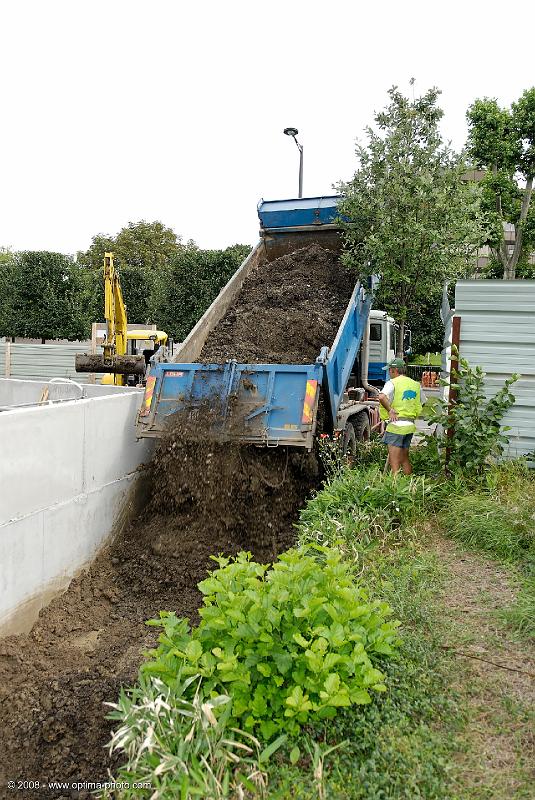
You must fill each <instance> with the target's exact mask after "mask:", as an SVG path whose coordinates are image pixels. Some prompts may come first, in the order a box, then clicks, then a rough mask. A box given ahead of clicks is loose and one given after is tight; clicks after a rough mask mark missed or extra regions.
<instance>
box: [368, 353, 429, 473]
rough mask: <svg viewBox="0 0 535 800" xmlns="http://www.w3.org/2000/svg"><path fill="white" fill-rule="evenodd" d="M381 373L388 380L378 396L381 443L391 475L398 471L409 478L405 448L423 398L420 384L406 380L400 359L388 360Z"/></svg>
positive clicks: (407, 455)
mask: <svg viewBox="0 0 535 800" xmlns="http://www.w3.org/2000/svg"><path fill="white" fill-rule="evenodd" d="M384 369H387V370H388V374H389V375H390V380H388V381H387V382H386V383H385V385H384V386H383V388H382V390H381V393H380V395H379V403H380V404H381V405H380V406H379V415H380V417H381V419H382V420H383V421H384V422H386V423H387V425H386V430H385V433H384V436H383V442H384V443H385V444H387V445H388V462H389V464H390V468H391V470H392V472H398V471H399V470H400V469H401V470H403V472H404V473H405V475H410V474H411V472H412V466H411V462H410V459H409V447H410V444H411V440H412V437H413V434H414V432H415V431H416V424H415V423H416V419H417V418H418V417H419V416H420V414H421V412H422V406H423V404H424V403H425V401H426V399H427V398H426V397H425V395H424V393H423V392H422V389H421V387H420V384H419V383H418V382H417V381H413V380H412V378H409V377H408V376H407V374H406V372H407V367H406V365H405V362H404V361H403V359H402V358H394V359H392V361H390V363H389V364H387V365H386V367H384Z"/></svg>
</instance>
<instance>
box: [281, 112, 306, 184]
mask: <svg viewBox="0 0 535 800" xmlns="http://www.w3.org/2000/svg"><path fill="white" fill-rule="evenodd" d="M284 133H285V134H286V136H292V137H293V140H294V142H295V143H296V145H297V149H298V150H299V195H298V197H303V145H302V144H299V142H298V141H297V139H296V136H297V134H298V133H299V131H298V130H297V128H285V129H284Z"/></svg>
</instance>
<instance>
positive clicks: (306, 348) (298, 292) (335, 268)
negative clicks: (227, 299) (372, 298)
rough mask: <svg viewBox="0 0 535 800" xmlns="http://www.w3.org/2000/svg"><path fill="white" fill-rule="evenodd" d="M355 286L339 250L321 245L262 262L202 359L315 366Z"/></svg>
mask: <svg viewBox="0 0 535 800" xmlns="http://www.w3.org/2000/svg"><path fill="white" fill-rule="evenodd" d="M354 285H355V275H354V274H352V273H350V272H349V271H348V270H347V269H345V268H344V267H343V266H342V265H341V264H340V261H339V259H338V256H337V254H336V253H334V252H332V251H331V250H325V249H324V248H323V247H320V246H319V245H311V246H310V247H303V248H302V249H301V250H296V251H295V252H293V253H290V254H289V255H285V256H281V258H278V259H276V260H275V261H272V262H270V263H265V264H260V265H259V266H258V267H256V269H255V270H253V272H252V273H251V274H250V275H249V277H248V278H247V279H246V280H245V282H244V284H243V287H242V290H241V292H240V294H239V296H238V298H237V299H236V300H235V301H234V304H233V305H232V306H231V307H230V309H229V310H228V312H227V313H226V315H225V316H224V317H223V319H222V320H221V321H220V322H219V324H218V325H217V326H216V328H215V329H214V330H213V331H212V333H211V334H210V335H209V336H208V339H207V340H206V343H205V345H204V347H203V349H202V351H201V355H200V360H201V361H205V362H208V363H214V364H219V363H222V362H224V361H226V360H227V359H229V358H235V359H236V360H237V361H241V362H245V363H253V364H254V363H277V364H310V363H312V362H314V361H315V360H316V358H317V356H318V355H319V352H320V349H321V348H322V347H323V345H331V344H332V342H333V340H334V337H335V335H336V332H337V330H338V327H339V325H340V322H341V320H342V316H343V313H344V311H345V308H346V306H347V303H348V301H349V298H350V297H351V292H352V291H353V288H354Z"/></svg>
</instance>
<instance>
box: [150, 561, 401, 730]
mask: <svg viewBox="0 0 535 800" xmlns="http://www.w3.org/2000/svg"><path fill="white" fill-rule="evenodd" d="M322 555H323V562H322V563H320V562H319V561H318V559H317V558H316V557H315V555H313V554H312V552H311V551H310V550H307V549H305V548H301V549H293V550H289V551H287V552H286V553H284V554H283V555H281V556H280V557H279V559H278V561H277V562H276V563H275V564H273V566H271V567H268V566H265V565H261V564H258V563H256V562H254V561H252V560H251V557H250V554H247V553H240V554H239V555H238V556H237V557H236V558H235V559H229V558H222V557H219V558H217V559H215V560H216V561H217V563H218V564H219V568H218V569H216V570H215V571H214V572H212V573H211V575H210V577H209V578H207V579H206V580H204V581H202V582H201V583H200V584H199V588H200V590H201V592H202V593H203V595H204V603H203V606H202V608H201V609H200V612H199V614H200V617H201V621H200V623H199V625H198V626H197V627H196V628H193V629H190V627H189V624H188V622H187V620H180V619H178V618H177V617H176V616H175V615H174V613H168V612H161V614H160V619H158V620H151V621H150V622H149V624H151V625H158V626H161V627H163V633H162V634H161V636H160V640H159V641H160V644H159V647H158V648H157V649H156V650H154V651H153V652H152V653H151V655H152V660H151V661H149V662H147V663H146V664H145V665H144V666H143V668H142V670H143V672H144V673H148V674H151V675H156V676H158V677H159V678H161V679H162V680H164V681H165V682H166V683H169V684H172V683H173V681H174V680H175V679H176V676H177V675H178V674H179V673H181V674H182V675H186V676H187V675H193V674H198V675H200V676H201V677H202V679H203V685H204V687H205V689H206V690H207V691H208V692H209V693H210V694H214V695H219V694H221V693H223V692H224V693H226V694H228V695H229V696H230V697H231V699H232V717H233V718H234V719H235V720H236V723H237V724H238V725H239V726H240V727H242V728H244V730H246V731H255V732H259V733H260V735H261V736H262V738H264V739H266V740H267V739H271V737H273V736H274V735H275V734H277V733H278V732H280V731H285V732H286V733H288V734H296V733H298V731H299V730H300V727H301V726H302V725H303V724H304V723H305V722H307V720H308V719H309V717H310V716H311V715H317V716H318V717H319V718H329V717H333V716H335V714H336V712H337V709H338V708H340V707H344V706H352V705H362V704H367V703H370V702H371V699H372V694H373V693H374V692H384V691H385V690H386V685H385V677H384V674H383V672H382V671H381V670H380V669H379V668H378V666H377V662H378V660H379V659H383V658H384V657H386V656H391V655H392V654H393V653H394V652H395V650H396V648H397V646H398V636H397V632H396V629H397V625H398V623H396V622H395V621H389V620H388V617H389V616H390V614H391V610H390V608H389V607H388V605H387V604H386V603H383V602H381V601H378V600H371V599H370V598H369V597H368V594H367V592H366V590H365V589H364V588H362V587H361V586H359V585H358V584H356V583H355V582H354V580H353V577H352V575H351V569H350V566H349V565H348V564H347V563H346V562H344V561H342V559H341V556H340V553H339V552H338V551H336V550H327V549H325V550H324V551H323V554H322Z"/></svg>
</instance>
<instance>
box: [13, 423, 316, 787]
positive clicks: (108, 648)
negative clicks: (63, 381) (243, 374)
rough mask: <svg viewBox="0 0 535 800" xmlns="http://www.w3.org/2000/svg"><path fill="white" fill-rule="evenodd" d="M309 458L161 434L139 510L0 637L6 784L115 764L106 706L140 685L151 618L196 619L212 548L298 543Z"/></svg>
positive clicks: (270, 549) (268, 551) (79, 775)
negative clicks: (81, 569) (19, 627)
mask: <svg viewBox="0 0 535 800" xmlns="http://www.w3.org/2000/svg"><path fill="white" fill-rule="evenodd" d="M310 459H311V457H307V456H301V455H298V456H297V455H293V454H290V453H287V451H284V450H282V449H281V450H276V451H272V450H269V451H263V450H258V449H249V448H245V447H242V448H237V447H235V448H232V447H230V448H229V446H228V445H225V446H223V445H217V444H214V443H209V442H204V441H200V442H199V441H198V442H191V441H184V440H183V438H182V436H181V434H179V433H178V432H175V433H173V434H171V435H170V436H169V438H168V439H167V440H166V441H165V442H164V443H162V445H161V446H160V448H159V450H158V452H157V454H156V456H155V458H154V461H153V464H152V468H151V475H152V481H153V485H154V487H155V491H154V494H153V496H152V500H151V501H150V502H149V505H148V507H147V509H146V511H145V513H144V514H143V515H142V516H141V518H139V519H138V520H137V521H136V522H135V523H133V524H132V525H130V527H129V528H128V529H127V530H126V531H125V532H124V533H123V534H122V535H121V536H119V537H118V539H117V540H116V541H115V543H114V544H112V545H111V546H110V547H109V548H108V549H107V550H106V551H105V552H103V553H102V554H101V555H100V556H99V557H98V558H97V559H96V561H95V562H94V563H93V565H92V566H91V569H90V570H89V572H87V573H86V574H84V575H82V576H80V577H79V578H77V579H76V580H74V581H73V582H72V583H71V585H70V587H69V589H68V591H67V592H66V593H65V594H64V595H62V596H61V597H59V598H58V599H56V600H55V601H54V602H52V603H51V605H50V606H49V607H48V608H47V609H45V610H44V611H42V612H41V615H40V618H39V620H38V622H37V623H36V625H35V626H34V628H33V630H32V632H31V633H30V634H29V635H21V636H11V637H9V638H7V639H4V640H3V641H2V642H0V702H1V707H2V716H3V720H2V723H3V725H2V727H3V731H4V736H3V743H2V748H1V750H0V786H1V787H2V789H1V790H0V792H4V791H6V790H5V787H6V784H7V781H8V780H18V779H20V780H39V781H41V782H46V781H51V780H63V781H68V780H70V781H80V780H88V781H96V780H103V779H104V778H105V776H106V773H107V770H108V769H109V768H111V769H113V768H114V764H113V763H112V762H111V761H110V759H109V758H108V755H107V753H106V751H105V749H104V746H105V744H106V742H107V741H108V740H109V734H110V723H109V722H108V721H106V720H105V719H104V713H105V709H104V706H103V703H104V702H105V701H115V700H116V698H117V695H118V691H119V688H120V686H121V685H131V684H132V682H133V681H134V680H135V678H136V674H137V669H138V667H139V664H140V662H141V660H142V652H143V651H144V650H146V649H147V648H149V647H150V646H152V644H153V643H154V642H155V637H156V635H157V633H155V632H154V629H153V628H147V627H146V626H145V624H144V623H145V621H146V620H147V619H150V618H151V617H154V616H157V615H158V612H159V611H160V610H162V609H166V610H174V611H176V612H177V613H178V614H179V615H181V616H187V617H189V618H190V619H191V620H192V622H194V621H195V620H196V611H197V608H198V606H199V604H200V600H201V598H200V594H199V592H198V590H197V588H196V585H197V583H198V582H199V581H200V580H202V579H203V578H204V577H205V576H206V573H207V570H208V569H210V568H213V567H214V563H213V561H211V560H210V556H211V555H214V554H217V553H227V554H229V553H236V552H237V551H239V550H240V549H246V550H251V551H252V552H253V553H254V554H255V556H256V557H257V558H258V559H260V560H262V561H269V560H271V559H273V557H274V556H275V555H276V554H277V553H278V552H280V551H281V550H283V549H286V548H287V547H288V546H290V545H291V543H292V541H293V538H294V537H293V523H294V521H295V519H296V516H297V514H298V510H299V508H300V507H301V506H302V505H303V503H304V501H305V499H306V496H307V494H308V493H309V491H310V486H311V483H313V482H314V478H315V474H316V473H315V471H314V466H315V465H314V461H313V460H312V461H311V460H310ZM0 796H2V797H3V796H4V795H3V794H0ZM5 796H8V795H7V793H6V795H5ZM23 796H24V797H63V796H65V797H71V794H69V793H68V792H65V793H64V794H62V793H61V792H53V791H52V792H48V791H46V792H45V791H43V790H40V791H39V792H36V793H34V794H32V792H31V791H29V792H26V793H25V794H24V795H23ZM72 796H78V795H72ZM79 796H81V797H85V796H89V795H84V794H83V793H82V794H81V795H79Z"/></svg>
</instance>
